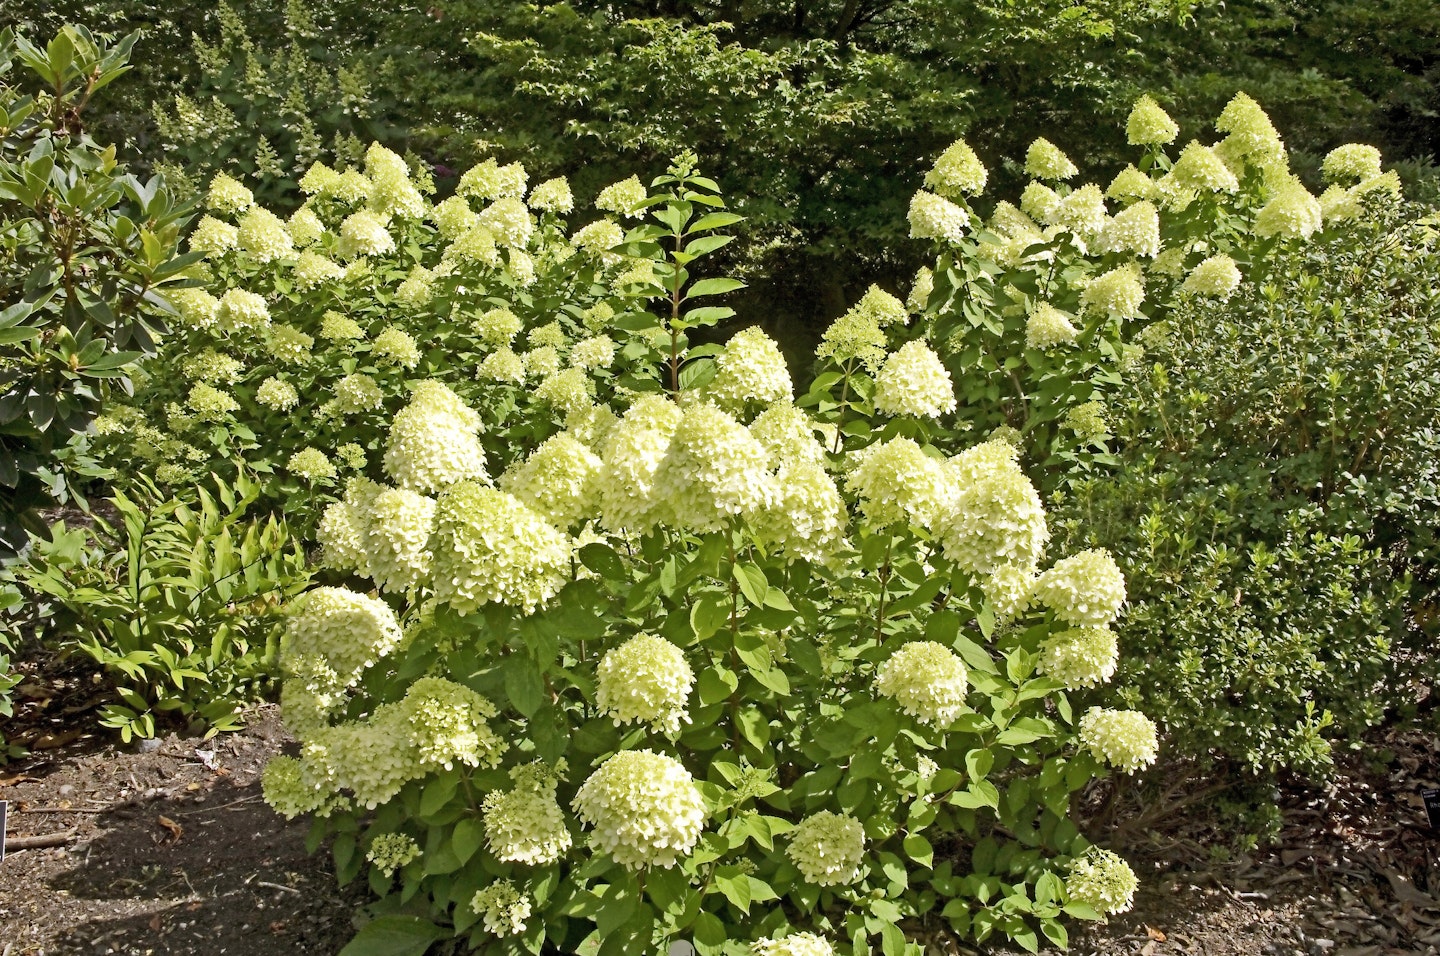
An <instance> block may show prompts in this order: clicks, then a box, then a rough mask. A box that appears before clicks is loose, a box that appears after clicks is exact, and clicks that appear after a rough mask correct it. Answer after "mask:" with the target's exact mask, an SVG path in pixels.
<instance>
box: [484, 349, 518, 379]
mask: <svg viewBox="0 0 1440 956" xmlns="http://www.w3.org/2000/svg"><path fill="white" fill-rule="evenodd" d="M475 377H476V378H480V379H488V380H490V381H492V382H510V383H512V384H516V385H518V384H519V383H521V382H523V381H525V360H524V359H522V358H521V357H520V356H518V355H516V354H515V353H514V352H512V351H511V350H510V349H500V350H499V351H497V352H491V353H490V354H489V355H487V356H485V360H484V361H483V362H481V363H480V365H479V367H478V368H476V369H475Z"/></svg>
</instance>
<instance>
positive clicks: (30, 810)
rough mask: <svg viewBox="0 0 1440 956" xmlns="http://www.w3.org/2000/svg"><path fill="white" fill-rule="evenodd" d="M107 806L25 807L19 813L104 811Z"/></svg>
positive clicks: (107, 808)
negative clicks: (91, 807)
mask: <svg viewBox="0 0 1440 956" xmlns="http://www.w3.org/2000/svg"><path fill="white" fill-rule="evenodd" d="M109 809H110V808H109V807H98V808H96V809H93V810H92V809H89V808H87V807H68V808H67V807H26V808H25V809H23V810H21V811H20V812H21V813H104V812H105V811H106V810H109Z"/></svg>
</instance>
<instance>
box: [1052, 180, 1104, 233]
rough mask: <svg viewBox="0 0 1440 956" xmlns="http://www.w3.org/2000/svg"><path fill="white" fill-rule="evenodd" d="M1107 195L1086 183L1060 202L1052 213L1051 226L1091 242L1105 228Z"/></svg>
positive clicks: (1091, 184) (1097, 187)
mask: <svg viewBox="0 0 1440 956" xmlns="http://www.w3.org/2000/svg"><path fill="white" fill-rule="evenodd" d="M1105 216H1106V212H1105V194H1104V193H1102V192H1101V191H1100V187H1099V186H1097V185H1095V184H1094V183H1086V184H1085V185H1083V186H1081V187H1080V188H1079V189H1076V190H1074V191H1072V192H1071V193H1070V194H1069V195H1067V196H1065V197H1064V198H1063V199H1061V200H1060V204H1059V205H1058V206H1056V207H1055V209H1054V210H1053V211H1052V212H1051V213H1050V224H1051V225H1052V226H1057V227H1059V228H1061V229H1064V230H1066V231H1068V232H1072V233H1074V234H1075V235H1077V236H1079V237H1080V238H1081V239H1082V240H1084V241H1087V242H1088V241H1089V240H1090V239H1092V238H1093V237H1094V236H1096V235H1097V234H1098V233H1099V232H1100V230H1102V229H1104V228H1105Z"/></svg>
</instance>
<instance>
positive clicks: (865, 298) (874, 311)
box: [851, 284, 910, 329]
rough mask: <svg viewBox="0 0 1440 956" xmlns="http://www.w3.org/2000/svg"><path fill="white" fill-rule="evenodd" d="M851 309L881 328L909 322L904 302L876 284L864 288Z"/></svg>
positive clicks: (908, 314)
mask: <svg viewBox="0 0 1440 956" xmlns="http://www.w3.org/2000/svg"><path fill="white" fill-rule="evenodd" d="M851 310H852V311H854V312H858V313H860V314H861V315H863V316H865V317H866V318H867V319H869V320H870V321H872V322H874V323H875V324H876V325H877V326H879V327H880V328H882V329H888V328H889V327H890V326H892V325H909V324H910V312H909V311H908V310H907V309H906V308H905V303H903V302H901V301H900V300H899V299H897V298H895V297H894V296H893V295H891V294H890V293H888V292H886V291H885V290H884V289H882V288H880V287H879V286H878V285H873V284H872V285H871V286H870V288H868V289H866V290H865V294H864V295H862V296H861V297H860V301H859V302H857V303H855V305H854V306H852V308H851Z"/></svg>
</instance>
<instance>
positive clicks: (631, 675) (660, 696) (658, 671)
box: [595, 634, 695, 736]
mask: <svg viewBox="0 0 1440 956" xmlns="http://www.w3.org/2000/svg"><path fill="white" fill-rule="evenodd" d="M694 684H695V673H694V671H692V670H691V669H690V665H689V663H687V662H686V660H685V652H684V651H682V650H680V648H678V647H676V646H675V645H674V644H671V643H670V642H669V641H667V640H665V638H663V637H655V636H654V635H651V634H639V635H636V636H635V637H632V638H630V640H628V641H626V642H625V643H624V644H621V645H620V646H619V647H616V648H612V649H611V650H608V651H606V652H605V656H604V658H602V659H601V661H600V666H599V667H598V668H596V671H595V702H596V704H597V705H599V707H600V710H601V711H602V712H603V713H606V714H609V715H610V716H611V717H612V718H613V719H614V721H615V726H617V727H618V726H620V725H621V724H629V723H645V724H649V725H650V726H651V727H652V728H653V729H655V730H658V731H660V732H662V733H667V734H670V735H672V736H673V735H676V734H679V733H680V724H681V723H687V724H688V723H689V722H690V715H689V713H688V712H687V703H686V702H687V700H688V699H689V697H690V688H691V687H693V686H694Z"/></svg>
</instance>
